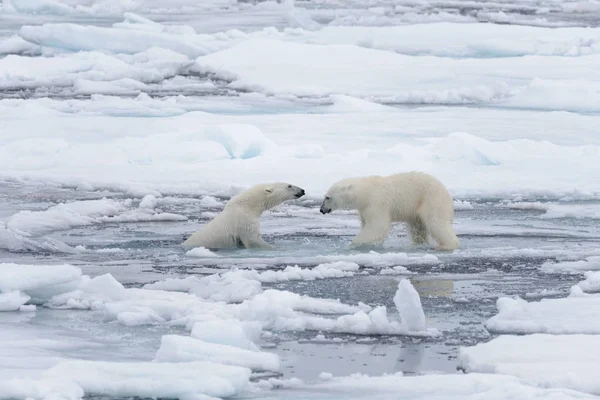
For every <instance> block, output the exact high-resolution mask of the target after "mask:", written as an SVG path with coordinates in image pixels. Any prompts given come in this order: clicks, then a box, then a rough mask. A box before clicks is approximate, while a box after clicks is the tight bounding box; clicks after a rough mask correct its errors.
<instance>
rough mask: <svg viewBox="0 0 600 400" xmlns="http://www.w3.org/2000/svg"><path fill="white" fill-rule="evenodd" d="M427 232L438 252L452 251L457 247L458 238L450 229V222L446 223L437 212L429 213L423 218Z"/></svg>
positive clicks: (446, 220)
mask: <svg viewBox="0 0 600 400" xmlns="http://www.w3.org/2000/svg"><path fill="white" fill-rule="evenodd" d="M423 221H424V222H425V225H426V226H427V230H428V231H429V233H431V236H432V237H433V238H434V239H435V241H436V242H437V244H438V246H437V247H436V248H435V249H436V250H440V251H453V250H456V248H457V247H458V238H457V237H456V234H455V233H454V229H452V222H451V221H448V219H447V218H445V217H444V216H443V215H440V213H439V212H437V211H435V210H434V211H432V212H430V213H429V214H428V215H427V216H425V217H424V218H423Z"/></svg>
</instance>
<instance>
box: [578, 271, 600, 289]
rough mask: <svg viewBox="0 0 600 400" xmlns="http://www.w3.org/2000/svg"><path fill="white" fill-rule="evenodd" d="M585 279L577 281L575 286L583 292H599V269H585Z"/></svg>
mask: <svg viewBox="0 0 600 400" xmlns="http://www.w3.org/2000/svg"><path fill="white" fill-rule="evenodd" d="M584 276H585V280H583V281H581V282H579V283H578V284H577V286H579V287H580V288H581V290H583V291H585V292H600V271H586V272H585V273H584Z"/></svg>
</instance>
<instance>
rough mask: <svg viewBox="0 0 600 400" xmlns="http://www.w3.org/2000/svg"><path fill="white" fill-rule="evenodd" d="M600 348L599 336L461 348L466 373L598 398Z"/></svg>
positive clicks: (512, 339)
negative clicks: (508, 378) (510, 378)
mask: <svg viewBox="0 0 600 400" xmlns="http://www.w3.org/2000/svg"><path fill="white" fill-rule="evenodd" d="M599 345H600V336H597V335H546V334H535V335H527V336H507V335H503V336H499V337H497V338H495V339H492V340H491V341H489V342H487V343H480V344H478V345H476V346H473V347H467V348H461V351H460V365H461V367H462V368H463V369H465V370H466V371H467V372H482V373H494V374H502V375H512V376H515V377H516V378H519V379H521V380H522V381H524V382H526V383H528V384H530V385H532V386H537V387H541V388H569V389H573V390H577V391H580V392H584V393H590V394H595V395H598V394H599V393H600V384H599V383H598V379H596V373H595V368H594V366H595V364H596V362H597V359H598V356H599V355H600V354H599V353H598V349H599ZM557 350H559V351H557Z"/></svg>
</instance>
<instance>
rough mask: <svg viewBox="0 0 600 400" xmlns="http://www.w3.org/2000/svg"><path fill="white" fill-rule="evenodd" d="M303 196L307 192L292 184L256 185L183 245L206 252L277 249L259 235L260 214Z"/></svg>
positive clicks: (241, 194)
mask: <svg viewBox="0 0 600 400" xmlns="http://www.w3.org/2000/svg"><path fill="white" fill-rule="evenodd" d="M304 194H305V193H304V189H302V188H299V187H298V186H293V185H290V184H289V183H283V182H275V183H263V184H260V185H256V186H254V187H252V188H250V189H248V190H246V191H244V192H242V193H240V194H238V195H237V196H235V197H233V198H232V199H231V200H229V202H228V203H227V205H226V206H225V208H224V209H223V212H221V214H219V215H217V216H216V217H215V219H213V220H212V221H210V222H209V223H208V224H206V225H204V226H203V227H202V228H201V229H200V230H199V231H198V232H196V233H194V234H193V235H192V236H190V237H189V238H188V239H187V240H186V241H185V242H183V246H186V247H199V246H202V247H205V248H207V249H224V248H232V247H245V248H247V249H248V248H261V249H274V247H273V246H272V245H270V244H269V243H267V242H265V241H264V240H262V238H261V236H260V216H261V214H262V213H263V212H265V211H267V210H269V209H271V208H273V207H275V206H278V205H279V204H281V203H283V202H284V201H287V200H292V199H298V198H300V197H302V196H304Z"/></svg>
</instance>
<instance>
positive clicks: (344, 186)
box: [320, 178, 356, 214]
mask: <svg viewBox="0 0 600 400" xmlns="http://www.w3.org/2000/svg"><path fill="white" fill-rule="evenodd" d="M354 184H355V179H353V178H348V179H342V180H341V181H338V182H336V183H334V184H333V185H332V186H331V187H330V188H329V190H328V191H327V193H326V194H325V199H324V200H323V204H322V205H321V210H320V211H321V213H322V214H329V213H330V212H332V211H335V210H340V209H354V208H356V204H355V203H356V191H355V190H354V186H355V185H354Z"/></svg>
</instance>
